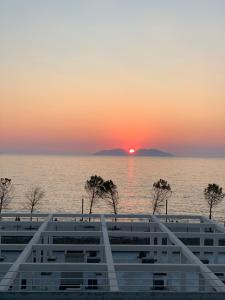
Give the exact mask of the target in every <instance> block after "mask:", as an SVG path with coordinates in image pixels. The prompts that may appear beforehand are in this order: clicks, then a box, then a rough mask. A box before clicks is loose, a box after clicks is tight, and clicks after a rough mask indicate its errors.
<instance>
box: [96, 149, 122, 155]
mask: <svg viewBox="0 0 225 300" xmlns="http://www.w3.org/2000/svg"><path fill="white" fill-rule="evenodd" d="M94 155H105V156H110V155H115V156H125V155H127V152H126V151H124V150H123V149H109V150H101V151H98V152H96V153H94Z"/></svg>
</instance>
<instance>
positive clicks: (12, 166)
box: [0, 155, 225, 220]
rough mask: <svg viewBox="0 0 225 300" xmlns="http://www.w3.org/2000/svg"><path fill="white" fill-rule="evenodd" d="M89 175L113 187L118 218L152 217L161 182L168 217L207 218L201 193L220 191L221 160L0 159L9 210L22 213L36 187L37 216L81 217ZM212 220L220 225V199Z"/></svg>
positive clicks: (223, 207) (224, 162)
mask: <svg viewBox="0 0 225 300" xmlns="http://www.w3.org/2000/svg"><path fill="white" fill-rule="evenodd" d="M94 174H97V175H100V176H102V177H103V178H104V179H105V180H106V179H112V180H113V181H114V182H115V183H116V184H117V186H118V190H119V194H120V212H121V213H148V212H151V205H150V201H151V188H152V184H153V183H154V181H156V180H158V179H160V178H163V179H166V180H167V181H168V182H169V183H170V184H171V187H172V190H173V196H172V198H171V199H170V201H169V206H168V210H169V213H181V214H185V213H188V214H205V215H208V209H207V205H206V203H205V200H204V197H203V190H204V188H205V187H206V186H207V184H208V183H217V184H219V185H221V186H222V187H223V188H225V159H199V158H150V157H95V156H47V155H46V156H34V155H26V156H25V155H24V156H22V155H0V177H9V178H12V180H13V183H14V185H15V198H14V200H13V201H12V203H11V207H10V209H12V210H24V194H25V191H26V190H27V189H29V187H30V186H32V185H41V186H43V188H44V189H45V191H46V196H45V199H44V200H43V204H42V206H41V207H40V210H41V211H67V212H80V211H81V199H82V197H84V198H85V191H84V184H85V181H86V180H87V179H88V178H89V177H90V175H94ZM85 211H86V212H87V211H88V203H87V201H85ZM109 211H110V210H109V208H108V207H107V205H106V204H105V203H104V201H102V200H101V201H99V202H97V203H95V206H94V210H93V212H96V213H104V212H109ZM214 217H215V219H219V220H224V219H225V199H224V202H223V203H221V204H220V205H219V206H217V207H216V209H215V212H214Z"/></svg>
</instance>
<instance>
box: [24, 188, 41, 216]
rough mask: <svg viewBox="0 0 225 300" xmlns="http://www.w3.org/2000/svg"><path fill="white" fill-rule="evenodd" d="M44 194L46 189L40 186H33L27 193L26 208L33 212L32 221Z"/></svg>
mask: <svg viewBox="0 0 225 300" xmlns="http://www.w3.org/2000/svg"><path fill="white" fill-rule="evenodd" d="M44 196H45V191H44V190H43V189H42V187H40V186H33V187H31V188H30V189H29V190H28V191H27V192H26V193H25V197H26V202H25V208H26V209H27V210H29V211H30V213H31V217H30V220H31V221H32V214H33V212H34V211H35V210H37V209H38V207H39V206H40V204H41V201H42V199H43V198H44Z"/></svg>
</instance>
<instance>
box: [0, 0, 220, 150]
mask: <svg viewBox="0 0 225 300" xmlns="http://www.w3.org/2000/svg"><path fill="white" fill-rule="evenodd" d="M0 37H1V42H0V43H1V44H0V153H89V152H93V151H97V150H100V149H109V148H124V149H129V148H135V149H137V148H158V149H161V150H166V151H170V152H173V153H174V154H177V155H190V156H201V155H202V156H205V155H206V156H208V155H209V156H225V1H224V0H188V1H186V0H89V1H88V0H63V1H61V0H36V1H34V0H0Z"/></svg>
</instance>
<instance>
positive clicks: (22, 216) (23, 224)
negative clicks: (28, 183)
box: [0, 213, 225, 299]
mask: <svg viewBox="0 0 225 300" xmlns="http://www.w3.org/2000/svg"><path fill="white" fill-rule="evenodd" d="M18 217H19V221H18ZM16 220H17V221H16ZM224 282H225V228H224V227H223V226H221V225H219V224H217V223H215V222H213V221H211V220H209V219H207V218H205V217H202V216H181V215H170V216H167V219H166V218H165V216H152V215H118V216H117V219H116V220H115V215H109V214H107V215H100V214H93V215H91V219H90V215H80V214H66V213H53V214H44V213H36V214H33V220H32V221H30V215H29V214H26V213H17V214H16V213H3V214H2V215H1V221H0V299H1V295H3V294H4V293H6V292H7V294H8V295H9V293H15V292H17V293H21V292H29V293H32V292H47V291H48V292H57V293H61V292H70V293H71V292H74V293H77V292H79V293H87V292H96V291H97V292H111V293H113V292H137V293H141V292H145V293H153V292H158V293H161V292H164V291H166V292H171V293H172V292H176V293H187V294H188V293H192V292H194V293H214V294H218V295H219V294H221V293H224V294H223V295H224V299H225V285H224ZM1 293H2V294H1ZM43 294H44V293H43ZM221 299H222V298H221Z"/></svg>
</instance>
